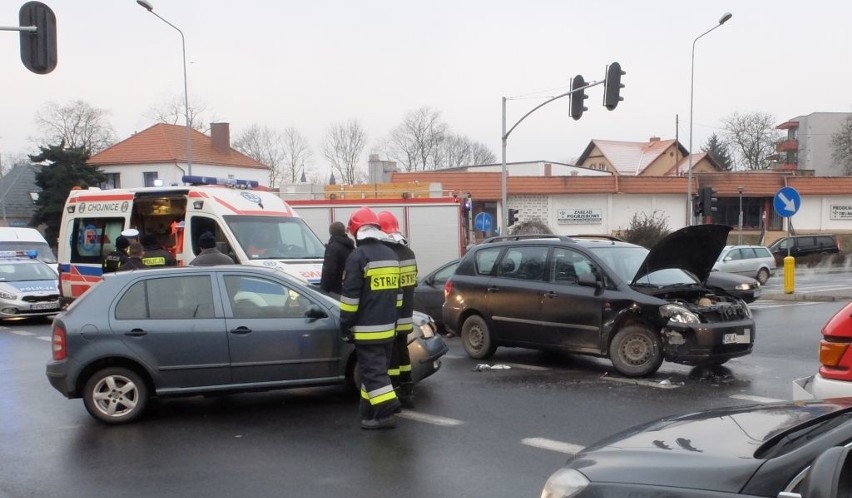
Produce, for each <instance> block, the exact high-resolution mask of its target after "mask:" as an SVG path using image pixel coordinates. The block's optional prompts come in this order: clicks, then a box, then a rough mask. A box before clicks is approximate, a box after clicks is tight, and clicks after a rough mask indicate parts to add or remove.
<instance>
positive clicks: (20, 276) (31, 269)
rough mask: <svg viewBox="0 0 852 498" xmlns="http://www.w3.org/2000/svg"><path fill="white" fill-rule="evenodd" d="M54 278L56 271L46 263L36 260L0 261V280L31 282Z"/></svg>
mask: <svg viewBox="0 0 852 498" xmlns="http://www.w3.org/2000/svg"><path fill="white" fill-rule="evenodd" d="M36 280H56V273H54V271H53V270H51V269H50V267H48V266H47V265H45V264H43V263H38V262H31V263H30V262H27V263H9V262H6V263H3V262H0V282H33V281H36Z"/></svg>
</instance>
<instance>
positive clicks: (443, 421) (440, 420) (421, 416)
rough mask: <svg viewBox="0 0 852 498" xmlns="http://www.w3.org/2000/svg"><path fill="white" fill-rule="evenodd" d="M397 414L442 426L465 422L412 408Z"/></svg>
mask: <svg viewBox="0 0 852 498" xmlns="http://www.w3.org/2000/svg"><path fill="white" fill-rule="evenodd" d="M396 416H397V417H400V418H407V419H409V420H415V421H417V422H425V423H427V424H432V425H439V426H442V427H453V426H456V425H462V424H463V423H464V422H462V421H461V420H456V419H454V418H447V417H439V416H437V415H428V414H426V413H420V412H412V411H410V410H403V411H402V412H400V413H397V414H396Z"/></svg>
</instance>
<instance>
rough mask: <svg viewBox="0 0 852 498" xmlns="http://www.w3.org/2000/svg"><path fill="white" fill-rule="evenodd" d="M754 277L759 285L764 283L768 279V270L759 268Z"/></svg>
mask: <svg viewBox="0 0 852 498" xmlns="http://www.w3.org/2000/svg"><path fill="white" fill-rule="evenodd" d="M755 279H756V280H757V281H758V282H760V285H763V284H765V283H766V281H767V280H769V270H767V269H766V268H761V269H760V270H758V271H757V276H756V277H755Z"/></svg>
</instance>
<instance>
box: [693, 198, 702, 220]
mask: <svg viewBox="0 0 852 498" xmlns="http://www.w3.org/2000/svg"><path fill="white" fill-rule="evenodd" d="M702 214H704V204H703V203H702V202H701V196H700V195H693V196H692V216H701V215H702Z"/></svg>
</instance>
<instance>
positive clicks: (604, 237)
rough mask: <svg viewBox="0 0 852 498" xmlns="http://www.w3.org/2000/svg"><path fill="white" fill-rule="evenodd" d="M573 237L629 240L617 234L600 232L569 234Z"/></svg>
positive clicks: (614, 240) (615, 240)
mask: <svg viewBox="0 0 852 498" xmlns="http://www.w3.org/2000/svg"><path fill="white" fill-rule="evenodd" d="M569 237H571V238H572V239H601V240H609V241H611V242H627V241H626V240H624V239H622V238H619V237H616V236H615V235H605V234H600V233H581V234H576V235H575V234H571V235H569Z"/></svg>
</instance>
